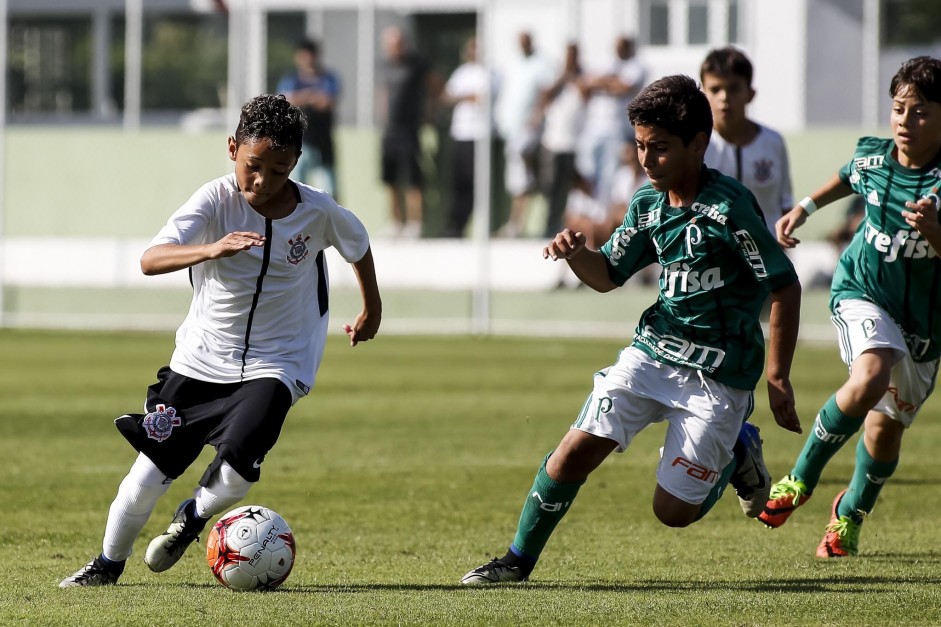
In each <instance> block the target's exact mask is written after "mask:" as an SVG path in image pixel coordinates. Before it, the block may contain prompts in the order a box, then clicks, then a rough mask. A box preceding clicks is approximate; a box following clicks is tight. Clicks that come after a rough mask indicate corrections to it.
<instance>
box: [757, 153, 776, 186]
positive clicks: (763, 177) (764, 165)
mask: <svg viewBox="0 0 941 627" xmlns="http://www.w3.org/2000/svg"><path fill="white" fill-rule="evenodd" d="M773 167H774V161H771V160H770V159H759V160H758V161H756V162H755V180H756V181H758V182H759V183H764V182H765V181H767V180H769V179H770V178H771V169H772V168H773Z"/></svg>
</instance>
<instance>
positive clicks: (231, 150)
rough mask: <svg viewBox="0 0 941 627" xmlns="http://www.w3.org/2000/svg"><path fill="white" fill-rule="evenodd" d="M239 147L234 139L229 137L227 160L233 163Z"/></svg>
mask: <svg viewBox="0 0 941 627" xmlns="http://www.w3.org/2000/svg"><path fill="white" fill-rule="evenodd" d="M238 151H239V145H238V143H236V141H235V138H234V137H232V136H229V159H231V160H232V161H235V157H236V155H238Z"/></svg>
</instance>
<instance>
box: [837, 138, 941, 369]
mask: <svg viewBox="0 0 941 627" xmlns="http://www.w3.org/2000/svg"><path fill="white" fill-rule="evenodd" d="M894 148H895V142H894V141H893V140H891V139H881V138H877V137H862V138H860V140H859V142H858V143H857V144H856V154H855V155H854V156H853V160H852V161H850V162H849V163H847V164H846V165H845V166H843V168H841V169H840V173H839V175H840V179H841V180H842V181H843V182H844V183H845V184H847V185H849V186H850V187H851V188H852V189H853V191H854V192H856V193H857V194H859V195H861V196H862V197H863V198H865V200H866V215H865V218H864V220H863V222H862V223H861V224H860V226H859V229H858V230H857V231H856V235H855V236H854V237H853V240H852V242H850V245H849V246H848V247H847V249H846V250H845V251H843V254H842V255H841V256H840V261H839V263H838V264H837V267H836V271H835V273H834V275H833V285H832V288H831V293H830V309H831V310H833V309H834V308H835V307H836V306H837V304H839V303H840V301H842V300H845V299H849V298H861V299H864V300H868V301H870V302H873V303H875V304H876V305H879V306H880V307H881V308H882V309H884V310H885V311H886V312H888V314H889V315H890V316H892V319H893V320H895V322H896V324H898V325H899V327H901V329H902V332H903V333H904V334H905V338H906V341H907V343H908V347H909V350H910V351H911V354H912V358H913V359H914V360H915V361H917V362H921V361H931V360H934V359H938V357H941V262H939V259H938V255H937V253H936V252H935V250H934V249H933V248H932V247H931V246H930V245H929V244H928V242H927V241H926V240H924V239H922V237H921V235H920V234H919V233H918V231H916V230H915V229H913V228H912V227H910V226H909V225H908V224H907V223H906V222H905V219H904V218H903V217H902V211H903V210H905V202H906V201H915V200H918V199H919V198H923V197H924V196H927V195H929V194H932V193H934V194H935V195H937V193H938V186H939V185H941V153H939V154H938V155H937V156H936V157H935V158H934V159H933V160H932V162H931V163H929V164H928V165H926V166H925V167H923V168H906V167H904V166H902V165H901V164H900V163H899V162H898V161H897V160H896V159H895V158H894V157H893V156H892V152H893V149H894Z"/></svg>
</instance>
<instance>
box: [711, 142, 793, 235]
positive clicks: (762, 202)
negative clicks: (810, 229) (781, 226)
mask: <svg viewBox="0 0 941 627" xmlns="http://www.w3.org/2000/svg"><path fill="white" fill-rule="evenodd" d="M704 160H705V163H706V166H708V167H710V168H714V169H716V170H718V171H719V172H722V174H725V175H726V176H731V177H732V178H734V179H735V180H737V181H739V182H740V183H742V184H743V185H745V187H747V188H748V189H749V190H751V193H753V194H754V195H755V198H756V199H757V200H758V206H759V207H761V212H762V214H763V215H764V218H765V225H766V226H767V227H768V230H769V231H771V232H772V233H774V224H775V222H777V221H778V220H780V219H781V216H783V215H784V213H785V212H786V211H789V210H790V209H791V207H793V206H794V196H793V193H792V192H791V168H790V164H789V163H788V157H787V146H786V145H785V144H784V138H783V137H781V135H780V133H778V132H777V131H775V130H772V129H770V128H768V127H767V126H762V125H761V124H758V135H756V136H755V138H754V139H753V140H752V141H751V142H750V143H749V144H748V145H747V146H736V145H734V144H730V143H729V142H727V141H726V140H725V139H723V138H722V136H721V135H719V133H717V132H715V131H713V133H712V139H710V140H709V147H708V148H707V149H706V156H705V158H704Z"/></svg>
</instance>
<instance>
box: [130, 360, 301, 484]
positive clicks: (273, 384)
mask: <svg viewBox="0 0 941 627" xmlns="http://www.w3.org/2000/svg"><path fill="white" fill-rule="evenodd" d="M290 408H291V392H290V390H288V388H287V386H286V385H284V383H282V382H281V381H279V380H278V379H273V378H265V379H254V380H251V381H244V382H241V383H207V382H206V381H199V380H197V379H191V378H190V377H186V376H183V375H181V374H178V373H176V372H173V371H172V370H170V368H169V366H164V367H163V368H161V369H160V370H159V371H158V372H157V382H156V383H154V384H153V385H151V386H150V387H149V388H148V389H147V402H146V404H145V409H146V411H147V414H146V415H143V414H126V415H124V416H121V417H120V418H118V419H117V420H115V421H114V423H115V425H116V426H117V427H118V430H119V431H120V432H121V434H122V435H123V436H124V437H125V438H127V441H128V442H130V443H131V445H132V446H133V447H134V448H135V449H137V450H138V451H140V452H141V453H143V454H144V455H146V456H147V457H149V458H150V460H151V461H153V463H154V465H155V466H157V468H159V469H160V472H162V473H163V474H165V475H167V476H168V477H171V478H173V479H176V478H177V477H179V476H180V475H181V474H183V471H185V470H186V469H187V468H188V467H189V466H190V464H192V463H193V462H194V461H196V458H197V457H199V454H200V452H202V449H203V446H205V445H206V444H211V445H212V446H214V447H215V449H216V457H215V459H214V460H213V461H212V463H211V464H210V465H209V467H208V468H207V469H206V472H205V473H204V474H203V477H202V479H200V482H199V483H200V485H203V486H205V485H207V484H208V482H209V478H210V476H211V475H212V474H213V472H215V471H216V469H217V468H218V467H219V466H220V465H221V464H222V462H223V461H226V462H228V463H229V464H230V465H231V466H232V467H233V468H234V469H235V470H236V472H238V473H239V475H241V476H242V477H243V478H244V479H245V480H246V481H258V479H259V477H260V476H261V471H260V467H261V462H262V460H264V458H265V455H266V454H267V453H268V451H269V450H271V447H273V446H274V444H275V442H277V441H278V436H279V435H280V434H281V426H282V425H283V424H284V418H285V417H286V416H287V413H288V410H289V409H290Z"/></svg>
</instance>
